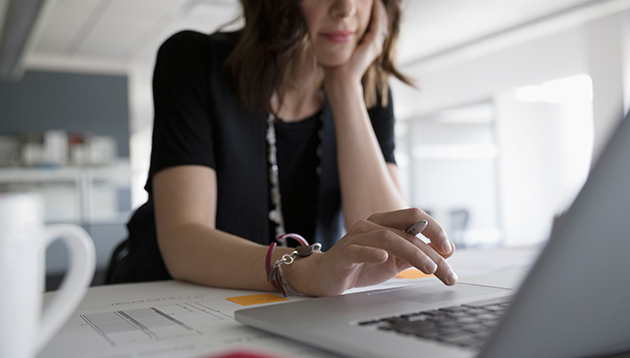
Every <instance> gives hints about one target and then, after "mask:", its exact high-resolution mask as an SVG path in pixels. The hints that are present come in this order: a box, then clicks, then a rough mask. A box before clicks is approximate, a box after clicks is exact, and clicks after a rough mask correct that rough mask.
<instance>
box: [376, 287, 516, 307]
mask: <svg viewBox="0 0 630 358" xmlns="http://www.w3.org/2000/svg"><path fill="white" fill-rule="evenodd" d="M510 291H512V290H510V289H507V288H499V287H489V286H479V285H470V284H466V283H458V284H456V285H455V286H445V285H443V284H437V285H429V286H425V285H423V286H412V287H400V288H395V289H392V290H387V291H379V292H373V293H370V295H378V296H380V297H388V298H394V299H397V300H402V301H410V302H418V303H425V304H431V303H440V302H445V301H453V300H459V299H462V298H467V297H474V296H481V295H487V294H492V293H499V292H506V293H507V292H510Z"/></svg>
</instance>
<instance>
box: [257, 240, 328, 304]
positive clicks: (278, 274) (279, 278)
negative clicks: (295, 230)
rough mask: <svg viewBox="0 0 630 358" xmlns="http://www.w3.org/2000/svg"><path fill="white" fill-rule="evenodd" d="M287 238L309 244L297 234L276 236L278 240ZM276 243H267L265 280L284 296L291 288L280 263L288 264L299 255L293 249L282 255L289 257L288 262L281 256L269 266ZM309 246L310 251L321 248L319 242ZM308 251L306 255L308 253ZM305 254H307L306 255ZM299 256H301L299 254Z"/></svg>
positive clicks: (304, 244) (303, 244)
mask: <svg viewBox="0 0 630 358" xmlns="http://www.w3.org/2000/svg"><path fill="white" fill-rule="evenodd" d="M287 238H292V239H294V240H296V241H298V242H299V243H300V245H302V246H309V245H308V241H306V240H305V239H304V238H303V237H302V236H300V235H298V234H284V235H282V236H280V237H278V239H277V240H278V241H280V242H282V241H284V240H286V239H287ZM276 246H277V244H276V243H275V242H272V243H271V244H270V245H269V249H268V250H267V256H266V257H265V271H266V272H267V281H269V283H270V284H271V285H272V286H273V287H274V288H275V289H276V290H278V291H280V292H281V293H282V294H283V295H284V296H285V297H286V296H287V294H288V293H289V292H293V289H292V288H291V286H290V285H289V283H288V282H287V281H286V279H285V278H284V274H283V272H282V268H281V266H280V265H281V264H283V263H284V264H290V263H292V262H293V258H294V257H297V256H300V255H298V252H297V251H293V252H292V253H291V255H289V254H286V255H284V256H288V258H290V262H288V261H287V260H288V259H287V258H285V257H284V256H283V258H282V259H280V260H278V261H276V263H274V265H273V268H272V266H271V256H272V254H273V250H274V249H275V248H276ZM309 248H310V252H312V251H313V250H316V251H319V250H320V249H321V244H314V245H311V246H309ZM310 252H309V254H308V255H310ZM308 255H307V256H308ZM300 257H301V256H300Z"/></svg>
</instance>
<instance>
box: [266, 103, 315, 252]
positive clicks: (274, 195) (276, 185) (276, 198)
mask: <svg viewBox="0 0 630 358" xmlns="http://www.w3.org/2000/svg"><path fill="white" fill-rule="evenodd" d="M319 119H320V121H321V124H322V125H321V127H320V130H319V132H318V136H319V145H318V147H317V157H318V158H319V163H318V164H317V169H316V170H317V175H318V176H319V175H321V167H320V165H321V164H320V163H321V146H322V136H323V128H324V126H323V123H324V111H323V110H322V111H321V114H320V116H319ZM275 121H276V116H275V115H274V114H273V113H269V114H268V115H267V136H266V137H267V149H268V153H267V154H268V155H267V161H268V163H269V183H270V186H269V194H270V196H271V202H272V203H273V208H272V209H271V210H269V220H271V221H272V222H274V223H275V224H276V228H275V229H276V230H275V231H276V237H279V236H282V235H284V234H286V230H285V226H284V214H283V212H282V195H281V194H280V177H279V175H278V156H277V154H278V148H277V146H276V128H275V124H274V123H275ZM281 245H283V246H286V241H283V242H281Z"/></svg>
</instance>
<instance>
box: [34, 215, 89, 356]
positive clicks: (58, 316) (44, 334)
mask: <svg viewBox="0 0 630 358" xmlns="http://www.w3.org/2000/svg"><path fill="white" fill-rule="evenodd" d="M45 230H46V232H45V237H44V247H47V246H48V245H49V244H50V243H52V242H53V241H55V240H57V239H60V240H63V241H64V242H65V244H66V246H67V247H68V251H69V252H70V265H69V268H68V272H66V275H65V277H64V279H63V281H62V283H61V287H60V288H59V290H58V291H57V292H55V293H53V297H52V298H51V300H50V304H48V305H47V307H46V309H45V310H44V312H43V313H42V319H41V321H40V325H39V328H38V330H39V332H38V335H37V342H36V348H35V351H36V352H39V351H40V350H41V349H42V348H44V346H45V345H46V343H48V341H49V340H50V339H51V338H52V337H53V336H54V334H55V333H56V332H57V330H58V329H59V328H61V326H62V325H63V324H64V323H65V322H66V321H67V319H68V318H69V317H70V315H71V314H72V313H73V312H74V310H75V309H76V308H77V306H78V305H79V303H81V300H83V296H85V293H86V292H87V287H89V285H90V282H91V281H92V278H93V277H94V270H95V268H96V258H95V256H96V254H95V252H94V242H92V239H91V238H90V236H89V235H88V233H87V232H85V230H83V228H81V227H79V226H76V225H69V224H54V225H47V226H46V229H45Z"/></svg>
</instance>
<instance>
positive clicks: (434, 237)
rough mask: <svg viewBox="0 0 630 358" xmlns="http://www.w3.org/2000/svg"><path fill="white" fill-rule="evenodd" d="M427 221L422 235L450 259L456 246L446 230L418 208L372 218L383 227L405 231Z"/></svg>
mask: <svg viewBox="0 0 630 358" xmlns="http://www.w3.org/2000/svg"><path fill="white" fill-rule="evenodd" d="M421 220H426V221H428V224H427V226H426V228H425V229H424V230H423V231H422V235H423V236H425V237H426V238H427V239H429V240H430V241H431V247H432V248H433V249H435V250H436V251H438V252H439V253H441V254H442V255H443V256H445V257H450V256H452V255H453V252H454V247H455V246H454V245H453V244H452V243H451V242H450V240H449V239H448V236H446V233H445V232H444V229H443V228H442V226H441V225H440V224H438V222H437V221H435V219H433V218H432V217H431V216H430V215H429V214H427V213H426V212H424V211H422V210H421V209H418V208H410V209H403V210H398V211H391V212H386V213H378V214H374V215H372V216H370V218H369V219H368V221H372V222H374V223H377V224H379V225H381V226H385V227H390V228H396V229H399V230H405V229H407V228H408V227H409V226H410V225H413V224H414V223H416V222H418V221H421Z"/></svg>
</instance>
